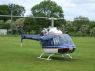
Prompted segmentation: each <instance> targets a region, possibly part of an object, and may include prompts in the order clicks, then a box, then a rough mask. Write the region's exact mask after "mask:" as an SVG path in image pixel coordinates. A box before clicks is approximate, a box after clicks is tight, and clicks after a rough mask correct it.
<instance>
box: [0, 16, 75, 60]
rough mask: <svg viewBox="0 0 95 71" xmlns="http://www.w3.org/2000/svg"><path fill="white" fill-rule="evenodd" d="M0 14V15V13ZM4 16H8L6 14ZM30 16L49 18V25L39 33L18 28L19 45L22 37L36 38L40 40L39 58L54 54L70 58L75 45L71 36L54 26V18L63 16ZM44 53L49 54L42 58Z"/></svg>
mask: <svg viewBox="0 0 95 71" xmlns="http://www.w3.org/2000/svg"><path fill="white" fill-rule="evenodd" d="M1 16H2V15H1ZM5 17H10V16H8V15H7V16H6V15H5ZM13 17H21V16H13ZM32 18H41V19H43V18H46V19H49V20H51V26H50V27H48V28H43V30H42V31H41V35H39V34H36V35H28V34H25V33H24V32H23V30H22V29H21V30H20V34H21V47H22V42H23V40H24V39H31V40H37V41H39V42H40V44H41V46H42V49H43V52H42V53H41V54H40V56H39V57H37V58H40V59H45V60H52V59H51V56H53V55H55V54H62V57H68V58H72V56H70V53H72V52H74V51H75V49H76V46H75V44H74V42H73V41H72V38H71V37H70V36H69V35H68V34H65V33H63V32H62V31H61V30H59V29H58V28H57V27H54V20H58V19H63V18H54V17H51V18H48V17H32ZM44 54H49V56H48V57H47V58H44V57H43V55H44Z"/></svg>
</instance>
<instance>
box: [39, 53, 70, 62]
mask: <svg viewBox="0 0 95 71" xmlns="http://www.w3.org/2000/svg"><path fill="white" fill-rule="evenodd" d="M44 54H45V53H41V55H40V56H39V57H37V58H39V59H44V60H52V59H50V57H51V56H53V55H54V54H50V55H49V56H48V57H47V58H43V57H42V56H43V55H44ZM62 57H64V58H70V59H72V56H71V55H70V54H62Z"/></svg>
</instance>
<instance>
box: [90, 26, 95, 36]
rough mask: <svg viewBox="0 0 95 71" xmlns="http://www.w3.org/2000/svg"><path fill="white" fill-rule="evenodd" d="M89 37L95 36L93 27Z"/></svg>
mask: <svg viewBox="0 0 95 71" xmlns="http://www.w3.org/2000/svg"><path fill="white" fill-rule="evenodd" d="M90 35H91V36H95V27H93V28H92V29H91V30H90Z"/></svg>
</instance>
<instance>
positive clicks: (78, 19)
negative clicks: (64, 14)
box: [73, 16, 89, 32]
mask: <svg viewBox="0 0 95 71" xmlns="http://www.w3.org/2000/svg"><path fill="white" fill-rule="evenodd" d="M84 24H89V19H88V18H87V17H83V16H79V17H76V18H74V21H73V26H75V27H76V29H75V31H76V32H77V31H79V29H80V27H81V25H84Z"/></svg>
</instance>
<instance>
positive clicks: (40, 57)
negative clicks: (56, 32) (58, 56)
mask: <svg viewBox="0 0 95 71" xmlns="http://www.w3.org/2000/svg"><path fill="white" fill-rule="evenodd" d="M44 54H45V53H41V55H40V56H39V57H37V58H39V59H45V60H52V59H50V57H51V56H53V55H54V54H50V55H49V56H48V57H47V58H42V56H43V55H44Z"/></svg>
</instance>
